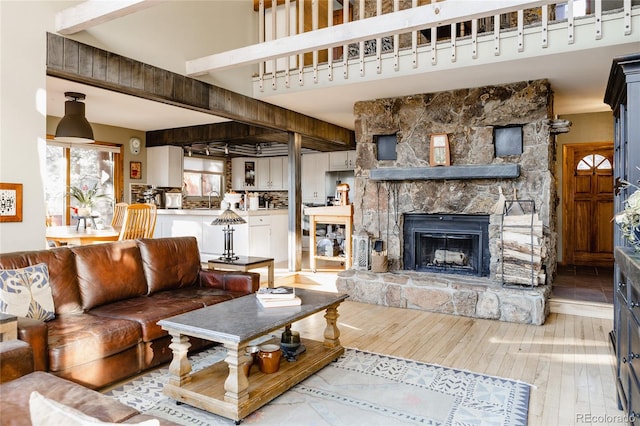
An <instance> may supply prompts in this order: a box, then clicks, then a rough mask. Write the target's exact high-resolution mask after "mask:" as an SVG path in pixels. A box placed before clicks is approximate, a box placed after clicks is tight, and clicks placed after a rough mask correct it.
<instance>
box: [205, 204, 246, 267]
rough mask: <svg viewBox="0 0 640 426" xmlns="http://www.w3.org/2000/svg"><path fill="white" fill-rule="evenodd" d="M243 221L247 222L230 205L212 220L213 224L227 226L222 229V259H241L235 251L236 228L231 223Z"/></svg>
mask: <svg viewBox="0 0 640 426" xmlns="http://www.w3.org/2000/svg"><path fill="white" fill-rule="evenodd" d="M243 223H247V222H246V221H245V220H244V219H243V218H241V217H240V216H238V214H237V213H236V212H234V211H233V210H231V206H230V205H228V206H227V209H226V210H225V211H224V212H222V214H221V215H220V216H218V217H217V218H216V219H215V220H214V221H213V222H211V224H212V225H226V228H224V229H223V230H222V232H224V253H223V254H222V256H220V257H219V259H220V260H224V261H228V262H231V261H234V260H238V259H239V257H238V256H236V254H235V253H234V252H233V231H234V229H233V228H232V227H231V225H240V224H243Z"/></svg>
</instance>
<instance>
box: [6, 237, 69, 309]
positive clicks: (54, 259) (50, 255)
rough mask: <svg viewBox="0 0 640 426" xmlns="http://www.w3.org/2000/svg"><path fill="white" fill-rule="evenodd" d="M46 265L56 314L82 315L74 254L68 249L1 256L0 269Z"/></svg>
mask: <svg viewBox="0 0 640 426" xmlns="http://www.w3.org/2000/svg"><path fill="white" fill-rule="evenodd" d="M38 263H45V264H46V265H47V267H48V268H49V285H50V286H51V291H52V294H53V304H54V306H55V311H56V314H69V313H80V312H82V307H81V304H80V291H79V288H78V281H77V275H78V274H77V272H76V264H75V261H74V257H73V253H72V252H71V251H70V250H69V249H68V248H66V247H61V248H54V249H50V250H37V251H23V252H14V253H3V254H0V269H16V268H24V267H26V266H29V265H36V264H38Z"/></svg>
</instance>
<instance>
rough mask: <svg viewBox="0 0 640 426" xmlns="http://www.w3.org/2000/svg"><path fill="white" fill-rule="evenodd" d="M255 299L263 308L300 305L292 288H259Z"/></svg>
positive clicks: (300, 302) (300, 301)
mask: <svg viewBox="0 0 640 426" xmlns="http://www.w3.org/2000/svg"><path fill="white" fill-rule="evenodd" d="M256 299H258V302H260V304H261V305H262V306H263V307H265V308H280V307H283V306H300V305H301V304H302V300H301V299H300V298H299V297H298V296H296V289H295V288H293V287H275V288H261V289H260V290H258V292H257V293H256Z"/></svg>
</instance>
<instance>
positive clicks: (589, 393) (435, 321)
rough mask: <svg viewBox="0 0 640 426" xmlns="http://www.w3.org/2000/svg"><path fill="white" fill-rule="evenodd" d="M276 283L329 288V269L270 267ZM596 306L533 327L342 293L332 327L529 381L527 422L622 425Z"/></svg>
mask: <svg viewBox="0 0 640 426" xmlns="http://www.w3.org/2000/svg"><path fill="white" fill-rule="evenodd" d="M303 266H304V265H303ZM276 285H294V286H298V287H304V288H309V289H318V290H325V291H335V270H325V271H324V272H319V273H315V274H313V273H311V272H309V271H306V272H302V273H299V274H297V275H296V276H295V278H292V277H288V276H287V274H286V272H283V273H281V274H280V276H279V277H278V269H276ZM583 308H584V307H581V308H579V309H583ZM600 308H601V307H600V306H598V304H595V305H594V307H593V313H594V314H596V315H595V316H576V315H570V314H567V313H564V312H572V311H575V309H576V308H572V307H569V308H566V309H564V312H563V310H562V308H560V309H557V310H560V312H563V313H557V312H556V313H553V310H552V313H551V314H550V316H549V317H548V318H547V321H546V322H545V324H544V325H542V326H535V325H523V324H514V323H506V322H501V321H494V320H482V319H473V318H467V317H460V316H453V315H445V314H436V313H430V312H422V311H417V310H412V309H399V308H388V307H383V306H377V305H369V304H365V303H358V302H351V301H348V300H347V301H345V302H344V303H343V304H342V305H341V306H340V309H339V314H340V317H339V318H338V327H339V329H340V333H341V335H340V341H341V343H342V345H343V346H345V347H349V348H355V349H361V350H364V351H368V352H375V353H379V354H384V355H390V356H395V357H400V358H407V359H412V360H416V361H422V362H425V363H430V364H437V365H441V366H445V367H451V368H457V369H462V370H468V371H472V372H476V373H484V374H487V375H492V376H498V377H503V378H508V379H513V380H520V381H523V382H526V383H528V384H530V385H532V389H531V399H530V402H529V425H532V426H538V425H540V426H553V425H558V426H565V425H625V424H627V422H626V421H625V419H624V413H623V412H622V411H620V410H618V406H617V400H616V388H615V364H614V354H613V351H612V349H611V344H610V340H609V332H610V331H611V329H612V328H613V320H612V318H613V315H612V314H611V316H608V312H609V311H612V310H611V309H610V307H609V308H608V309H609V310H607V309H604V310H603V309H600ZM596 311H598V312H600V313H602V312H604V315H597V312H596ZM597 316H600V318H598V317H597ZM324 326H325V320H324V317H323V314H317V315H314V316H312V317H310V318H308V319H306V320H304V321H301V322H298V323H296V324H295V325H294V329H297V330H298V331H300V333H301V335H305V334H309V335H313V336H321V335H322V331H323V330H324Z"/></svg>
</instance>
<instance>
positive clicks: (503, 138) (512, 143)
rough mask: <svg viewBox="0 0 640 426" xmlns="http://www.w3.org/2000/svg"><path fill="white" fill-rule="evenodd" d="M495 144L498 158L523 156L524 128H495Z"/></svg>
mask: <svg viewBox="0 0 640 426" xmlns="http://www.w3.org/2000/svg"><path fill="white" fill-rule="evenodd" d="M493 143H494V145H495V149H496V157H507V156H509V155H520V154H522V126H507V127H496V128H494V129H493Z"/></svg>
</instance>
